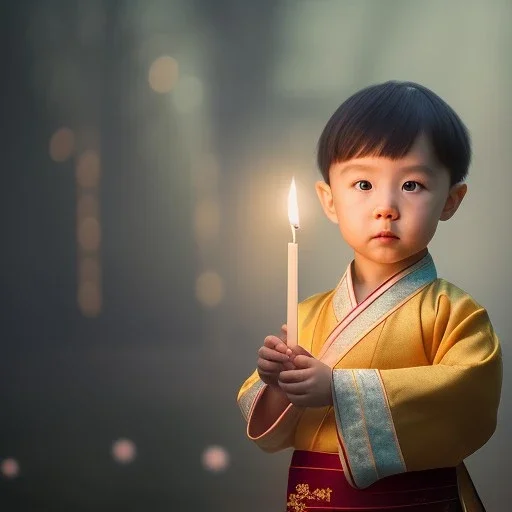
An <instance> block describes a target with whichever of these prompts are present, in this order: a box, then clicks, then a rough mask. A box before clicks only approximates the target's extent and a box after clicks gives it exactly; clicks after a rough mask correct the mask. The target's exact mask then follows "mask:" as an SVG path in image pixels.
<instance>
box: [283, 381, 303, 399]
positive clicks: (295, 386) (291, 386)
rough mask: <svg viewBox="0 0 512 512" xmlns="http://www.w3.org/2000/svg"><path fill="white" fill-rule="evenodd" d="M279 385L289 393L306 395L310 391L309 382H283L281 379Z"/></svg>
mask: <svg viewBox="0 0 512 512" xmlns="http://www.w3.org/2000/svg"><path fill="white" fill-rule="evenodd" d="M279 387H280V388H281V389H282V390H283V391H284V392H285V393H286V394H287V395H288V394H290V395H305V394H307V393H308V391H309V387H310V384H309V382H282V381H281V380H279Z"/></svg>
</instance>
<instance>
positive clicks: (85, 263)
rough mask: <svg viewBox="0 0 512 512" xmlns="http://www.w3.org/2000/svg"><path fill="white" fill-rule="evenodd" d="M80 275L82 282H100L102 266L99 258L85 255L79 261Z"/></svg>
mask: <svg viewBox="0 0 512 512" xmlns="http://www.w3.org/2000/svg"><path fill="white" fill-rule="evenodd" d="M78 277H79V281H80V282H81V283H85V282H91V281H92V282H99V281H100V279H101V267H100V262H99V261H98V258H92V257H87V256H85V257H83V258H80V261H79V262H78Z"/></svg>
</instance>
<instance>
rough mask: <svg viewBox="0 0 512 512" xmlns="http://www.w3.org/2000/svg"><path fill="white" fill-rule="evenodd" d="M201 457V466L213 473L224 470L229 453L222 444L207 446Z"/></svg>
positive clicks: (227, 464)
mask: <svg viewBox="0 0 512 512" xmlns="http://www.w3.org/2000/svg"><path fill="white" fill-rule="evenodd" d="M201 459H202V463H203V467H204V468H205V469H206V470H208V471H213V472H215V473H218V472H220V471H225V470H226V469H227V467H228V466H229V454H228V452H227V451H226V450H225V449H224V448H223V447H222V446H216V445H212V446H209V447H208V448H206V449H205V450H204V452H203V455H202V458H201Z"/></svg>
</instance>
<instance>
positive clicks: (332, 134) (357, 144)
mask: <svg viewBox="0 0 512 512" xmlns="http://www.w3.org/2000/svg"><path fill="white" fill-rule="evenodd" d="M421 133H424V134H425V135H426V136H427V137H428V138H429V141H430V143H431V144H432V147H433V150H434V152H435V155H436V157H437V159H438V161H439V163H441V164H442V165H443V166H444V167H445V168H446V169H447V170H448V171H449V173H450V182H451V183H450V185H454V184H455V183H459V182H461V181H463V180H464V178H465V177H466V175H467V173H468V168H469V164H470V161H471V140H470V136H469V133H468V129H467V128H466V126H465V125H464V123H463V122H462V120H461V119H460V117H459V116H458V115H457V114H456V112H455V111H454V110H453V109H452V108H451V107H450V106H449V105H448V104H447V103H446V102H445V101H444V100H443V99H442V98H440V97H439V96H438V95H437V94H435V93H434V92H432V91H431V90H430V89H427V88H426V87H424V86H422V85H419V84H416V83H414V82H398V81H389V82H385V83H382V84H377V85H371V86H369V87H366V88H364V89H362V90H360V91H359V92H356V93H355V94H353V95H352V96H350V97H349V98H348V99H347V100H346V101H344V102H343V103H342V104H341V105H340V106H339V107H338V109H337V110H336V112H334V114H333V115H332V117H331V118H330V119H329V121H328V122H327V124H326V126H325V128H324V129H323V131H322V135H321V136H320V139H319V141H318V155H317V162H318V167H319V169H320V172H321V173H322V176H323V178H324V180H325V182H326V183H329V169H330V168H331V165H333V164H334V163H339V162H345V161H347V160H350V159H352V158H359V157H364V156H381V157H386V158H391V159H399V158H403V157H404V156H405V155H406V154H407V153H408V152H409V150H410V149H411V147H412V145H413V144H414V141H415V140H416V138H417V137H418V135H420V134H421Z"/></svg>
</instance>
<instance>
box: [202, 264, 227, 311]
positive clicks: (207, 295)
mask: <svg viewBox="0 0 512 512" xmlns="http://www.w3.org/2000/svg"><path fill="white" fill-rule="evenodd" d="M196 297H197V299H198V300H199V302H200V303H201V304H202V305H203V306H206V307H208V308H213V307H215V306H217V305H218V304H219V303H220V302H221V300H222V298H223V297H224V284H223V281H222V278H221V277H220V276H219V274H217V272H213V271H207V272H203V273H202V274H200V275H199V277H198V278H197V281H196Z"/></svg>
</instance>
